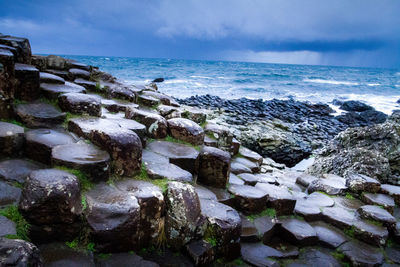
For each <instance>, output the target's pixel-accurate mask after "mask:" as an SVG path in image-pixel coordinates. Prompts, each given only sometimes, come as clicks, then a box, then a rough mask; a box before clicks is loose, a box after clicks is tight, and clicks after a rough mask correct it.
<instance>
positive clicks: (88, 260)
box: [39, 243, 94, 267]
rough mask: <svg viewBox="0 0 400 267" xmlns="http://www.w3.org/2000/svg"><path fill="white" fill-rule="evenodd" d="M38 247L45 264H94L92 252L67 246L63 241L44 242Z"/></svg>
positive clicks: (65, 266) (56, 266) (52, 266)
mask: <svg viewBox="0 0 400 267" xmlns="http://www.w3.org/2000/svg"><path fill="white" fill-rule="evenodd" d="M39 249H40V255H41V256H42V259H43V264H44V265H45V266H49V267H70V266H94V258H93V254H92V253H91V252H90V251H87V250H84V249H73V248H69V247H67V246H66V245H65V244H63V243H50V244H45V245H41V246H40V247H39Z"/></svg>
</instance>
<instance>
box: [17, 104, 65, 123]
mask: <svg viewBox="0 0 400 267" xmlns="http://www.w3.org/2000/svg"><path fill="white" fill-rule="evenodd" d="M16 113H17V116H18V118H19V119H20V120H21V121H22V122H23V123H24V124H26V126H27V127H29V128H41V127H43V128H52V127H53V126H56V125H58V124H61V123H63V122H64V120H65V113H61V112H60V111H59V110H57V109H56V108H55V107H54V106H52V105H49V104H44V103H31V104H20V105H18V106H17V109H16Z"/></svg>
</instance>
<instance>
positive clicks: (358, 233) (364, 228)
mask: <svg viewBox="0 0 400 267" xmlns="http://www.w3.org/2000/svg"><path fill="white" fill-rule="evenodd" d="M353 229H354V236H355V238H357V240H361V241H364V242H365V243H368V244H371V245H375V246H377V247H380V246H384V245H385V244H386V241H387V239H388V236H389V233H388V230H387V228H386V227H384V226H380V225H377V224H373V223H371V222H369V221H364V220H360V219H359V220H356V221H355V222H354V223H353Z"/></svg>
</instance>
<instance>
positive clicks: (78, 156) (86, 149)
mask: <svg viewBox="0 0 400 267" xmlns="http://www.w3.org/2000/svg"><path fill="white" fill-rule="evenodd" d="M52 157H53V158H54V159H58V160H61V161H66V162H72V163H77V164H85V163H97V162H104V161H106V162H107V161H109V160H110V155H109V154H108V153H107V152H106V151H104V150H101V149H99V148H97V147H96V146H94V145H92V144H81V143H75V144H66V145H59V146H56V147H54V148H53V150H52Z"/></svg>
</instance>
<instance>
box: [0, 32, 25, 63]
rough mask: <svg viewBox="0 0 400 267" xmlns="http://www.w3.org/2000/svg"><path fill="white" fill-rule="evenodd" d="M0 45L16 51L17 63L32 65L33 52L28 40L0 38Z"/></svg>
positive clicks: (12, 37) (11, 37)
mask: <svg viewBox="0 0 400 267" xmlns="http://www.w3.org/2000/svg"><path fill="white" fill-rule="evenodd" d="M0 44H2V45H7V46H11V47H14V48H15V49H16V58H15V59H16V62H19V63H25V64H31V58H32V51H31V45H30V43H29V40H28V39H26V38H21V37H14V36H0Z"/></svg>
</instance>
